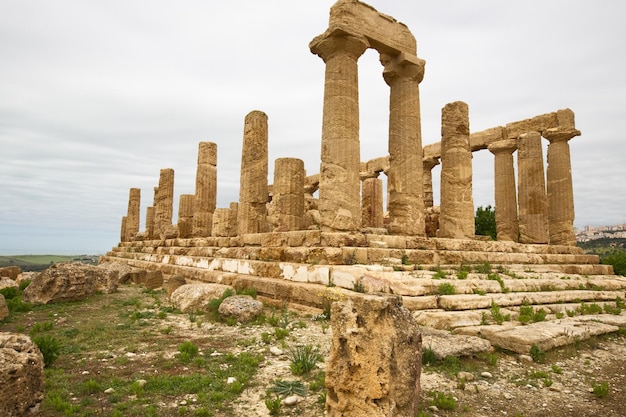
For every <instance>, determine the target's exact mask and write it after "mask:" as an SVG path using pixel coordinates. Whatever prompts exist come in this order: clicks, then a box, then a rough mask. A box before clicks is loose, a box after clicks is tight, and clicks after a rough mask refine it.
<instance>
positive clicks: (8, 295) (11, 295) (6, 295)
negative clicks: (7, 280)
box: [0, 287, 20, 300]
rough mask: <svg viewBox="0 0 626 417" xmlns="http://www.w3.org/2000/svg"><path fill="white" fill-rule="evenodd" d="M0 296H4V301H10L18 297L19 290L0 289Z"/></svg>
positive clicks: (13, 288) (15, 288) (11, 288)
mask: <svg viewBox="0 0 626 417" xmlns="http://www.w3.org/2000/svg"><path fill="white" fill-rule="evenodd" d="M0 294H2V295H4V298H5V299H6V300H11V299H13V298H15V297H17V296H19V295H20V290H19V289H18V288H17V287H4V288H2V289H0Z"/></svg>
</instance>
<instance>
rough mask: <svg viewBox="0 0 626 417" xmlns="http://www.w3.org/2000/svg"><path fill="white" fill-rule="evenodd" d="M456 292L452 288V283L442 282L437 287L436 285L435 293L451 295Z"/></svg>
mask: <svg viewBox="0 0 626 417" xmlns="http://www.w3.org/2000/svg"><path fill="white" fill-rule="evenodd" d="M455 292H456V290H455V289H454V285H452V284H450V283H449V282H444V283H443V284H441V285H440V286H439V287H437V294H439V295H453V294H454V293H455Z"/></svg>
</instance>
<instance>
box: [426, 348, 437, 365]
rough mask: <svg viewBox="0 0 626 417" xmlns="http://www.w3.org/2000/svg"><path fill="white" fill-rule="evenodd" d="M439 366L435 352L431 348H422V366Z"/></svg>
mask: <svg viewBox="0 0 626 417" xmlns="http://www.w3.org/2000/svg"><path fill="white" fill-rule="evenodd" d="M436 364H437V356H436V355H435V351H434V350H433V349H432V348H431V347H430V346H429V347H423V348H422V365H436Z"/></svg>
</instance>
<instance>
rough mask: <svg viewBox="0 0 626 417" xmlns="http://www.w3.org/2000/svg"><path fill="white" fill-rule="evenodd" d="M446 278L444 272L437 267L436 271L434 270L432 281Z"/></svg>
mask: <svg viewBox="0 0 626 417" xmlns="http://www.w3.org/2000/svg"><path fill="white" fill-rule="evenodd" d="M447 276H448V274H446V271H444V270H443V269H441V268H439V267H437V269H435V275H433V279H442V278H446V277H447Z"/></svg>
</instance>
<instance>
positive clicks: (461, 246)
mask: <svg viewBox="0 0 626 417" xmlns="http://www.w3.org/2000/svg"><path fill="white" fill-rule="evenodd" d="M309 47H310V50H311V52H312V53H313V54H315V55H317V56H318V57H319V58H321V60H322V61H323V65H324V67H325V82H324V102H323V121H322V137H321V155H320V165H319V171H318V169H317V167H306V169H307V171H305V166H304V163H303V161H302V160H299V159H295V158H282V159H278V160H276V161H274V167H275V169H274V178H273V180H272V182H271V183H270V181H269V180H268V166H269V163H270V161H268V147H269V146H271V138H269V137H268V117H267V115H266V114H265V113H263V112H262V111H256V110H255V111H252V112H250V113H249V114H248V115H246V116H245V120H244V122H243V124H244V133H243V146H242V155H241V173H240V191H239V201H237V202H232V203H230V205H229V206H228V207H216V195H217V192H218V191H219V190H217V185H216V178H217V176H216V172H217V169H219V166H220V160H219V158H218V156H219V153H218V151H219V148H218V144H216V143H211V142H201V143H200V145H199V152H198V168H197V176H196V190H195V194H194V195H183V196H181V197H180V201H179V209H178V213H179V215H178V222H177V224H173V219H172V213H173V203H174V201H173V185H174V171H173V170H172V169H163V170H161V173H160V177H159V180H158V187H156V188H155V189H154V200H153V205H152V206H150V207H148V209H147V212H146V213H145V228H144V229H143V230H140V226H139V201H140V191H139V190H138V189H136V188H132V189H131V190H130V198H129V202H128V213H127V215H126V216H125V217H124V218H123V220H122V231H121V242H120V243H119V245H118V246H116V247H115V248H113V249H112V250H111V252H109V253H108V254H107V255H106V256H104V257H103V258H102V260H103V261H118V262H124V263H126V264H128V265H130V266H132V267H135V268H142V269H147V270H160V271H161V272H162V273H163V274H164V276H165V277H166V279H167V277H170V276H174V275H183V276H184V277H186V278H187V279H189V280H197V281H204V282H219V283H224V284H229V285H232V286H234V287H236V288H245V287H254V288H255V289H256V290H257V293H258V296H259V297H261V298H263V299H264V300H265V301H267V302H275V303H276V304H281V305H282V304H283V303H288V304H289V305H292V306H294V307H297V306H308V307H317V308H319V307H321V306H322V305H323V304H324V302H326V301H328V299H329V298H332V297H331V296H329V295H328V291H326V290H327V289H328V287H332V291H333V294H341V297H343V298H344V299H356V298H358V297H361V296H362V294H361V293H362V292H367V293H392V294H394V295H396V296H401V297H402V303H403V305H404V306H405V307H406V308H408V309H409V310H411V311H412V312H413V315H414V316H415V318H416V320H417V321H418V322H419V323H420V324H421V325H424V326H429V327H436V328H444V329H455V331H456V332H464V333H466V334H473V335H478V334H479V335H481V336H482V337H487V338H489V339H490V341H491V342H492V343H493V344H496V345H499V346H502V347H504V348H507V349H512V350H516V351H523V352H525V353H527V352H528V349H529V346H530V345H527V344H525V343H520V342H519V341H517V342H515V343H510V342H509V341H510V340H511V339H507V338H506V337H504V336H503V333H502V332H503V331H515V329H516V328H515V327H514V328H511V327H506V328H503V327H502V326H499V328H493V329H492V328H490V327H489V326H486V325H487V324H489V323H485V317H487V318H488V317H489V309H490V307H491V306H493V305H497V306H499V307H501V308H502V309H503V310H505V311H508V312H510V313H511V315H512V316H513V317H515V314H517V312H518V311H519V307H520V306H522V305H524V304H529V305H534V306H541V308H544V309H545V310H546V311H547V312H548V313H549V314H550V315H551V316H549V317H553V318H554V317H563V314H564V313H565V312H566V311H570V310H573V309H576V308H577V307H578V306H580V303H581V302H596V303H600V304H606V303H612V302H613V303H614V302H615V300H616V298H617V297H620V298H621V299H624V298H625V297H624V291H625V290H626V280H624V279H623V277H616V276H614V275H612V273H613V271H612V267H611V266H608V265H601V264H599V259H598V257H597V256H592V255H586V254H584V253H583V252H582V250H581V249H580V248H578V247H576V241H575V238H574V231H573V221H574V204H573V191H572V176H571V170H572V167H571V163H570V153H569V140H570V139H572V138H574V137H576V136H579V135H580V134H581V133H580V131H578V130H577V129H576V126H575V122H574V113H573V112H572V111H571V110H570V109H562V110H555V111H553V112H551V113H546V114H540V115H537V116H535V117H532V118H529V119H523V120H517V121H516V120H513V121H502V124H500V125H499V126H494V127H492V128H490V129H486V130H483V131H477V132H474V131H472V130H471V126H470V122H469V116H468V114H469V108H470V107H471V103H469V104H467V103H463V102H453V103H449V104H447V105H445V106H444V108H443V109H442V112H441V137H440V138H437V139H434V138H430V139H431V140H429V142H434V141H436V143H430V144H428V145H426V146H423V144H422V137H421V126H420V125H421V121H420V105H421V104H420V98H419V84H420V82H421V81H422V79H423V77H424V68H425V61H424V60H423V59H421V58H420V57H418V52H417V46H416V41H415V38H414V37H413V35H412V34H411V32H410V31H409V29H408V28H407V27H406V26H405V25H404V24H402V23H400V22H398V21H397V20H395V19H393V18H392V17H389V16H386V15H384V14H381V13H379V12H377V11H376V10H375V9H373V8H372V7H370V6H368V5H366V4H364V3H361V2H359V1H357V0H340V1H338V2H337V3H336V4H335V5H334V6H333V7H332V8H331V11H330V20H329V26H328V29H327V30H326V31H325V32H323V33H322V34H321V35H319V36H317V37H315V38H314V39H313V40H312V41H311V43H310V45H309ZM368 48H372V49H375V50H376V51H377V52H378V53H379V54H380V62H381V64H382V66H381V70H382V77H381V78H382V79H381V82H385V83H386V84H387V85H388V86H389V138H388V143H389V146H388V153H387V155H381V156H380V157H379V158H375V159H372V160H369V161H361V159H360V144H359V101H358V81H357V78H358V60H359V57H360V56H361V55H362V54H363V53H364V51H365V50H366V49H368ZM316 64H317V65H319V64H320V63H319V62H317V63H316V62H312V64H311V65H316ZM320 70H321V67H320ZM320 88H321V86H320ZM426 105H428V104H426ZM433 139H434V140H433ZM544 139H545V140H547V141H548V142H549V145H548V151H547V156H546V157H545V159H544V155H543V153H542V141H543V140H544ZM474 152H489V153H490V154H492V155H493V161H494V170H495V175H494V178H493V181H494V189H495V213H496V226H497V240H495V241H492V240H485V239H484V238H482V237H477V236H475V230H474V203H473V197H472V154H473V153H474ZM515 160H517V164H515V163H514V162H515ZM546 162H547V168H546ZM225 163H228V161H226V162H225ZM438 164H441V195H440V196H439V197H440V198H439V201H440V206H439V207H434V206H433V201H434V200H435V199H434V198H433V186H432V182H433V181H432V169H433V168H434V167H435V166H436V165H438ZM515 167H517V172H515V171H516V170H515ZM381 173H384V174H385V177H384V178H386V181H387V196H386V197H384V196H383V188H384V187H383V179H382V178H381V176H380V174H381ZM385 203H386V207H385V206H384V204H385ZM461 271H465V272H464V273H463V274H462V273H461ZM442 284H447V285H448V287H447V289H446V290H445V291H444V290H443V289H442ZM450 288H452V290H450ZM567 319H568V317H566V318H565V319H564V320H563V323H561V324H560V325H559V326H558V330H554V331H555V332H556V333H555V334H552V333H549V334H548V336H547V337H546V338H545V339H543V340H541V341H539V342H536V343H539V344H540V346H542V347H544V348H550V347H554V346H555V345H558V344H559V343H567V342H566V340H568V338H569V339H572V338H580V337H585V336H590V335H593V334H597V333H602V332H605V331H610V330H607V327H606V326H609V325H604V324H602V323H600V322H597V321H587V322H586V323H585V324H584V325H582V324H580V322H576V323H574V322H573V321H572V322H571V323H570V322H568V321H567ZM572 320H573V319H572ZM529 327H530V326H523V328H525V329H526V328H529ZM610 327H611V326H609V327H608V328H610ZM612 327H614V326H612ZM521 328H522V327H519V328H518V330H519V329H521ZM583 328H584V331H583V330H581V329H583ZM489 329H491V330H489ZM511 329H513V330H511ZM581 332H582V333H581ZM583 333H584V335H585V336H581V334H583ZM533 342H534V341H531V340H528V343H533Z"/></svg>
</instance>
